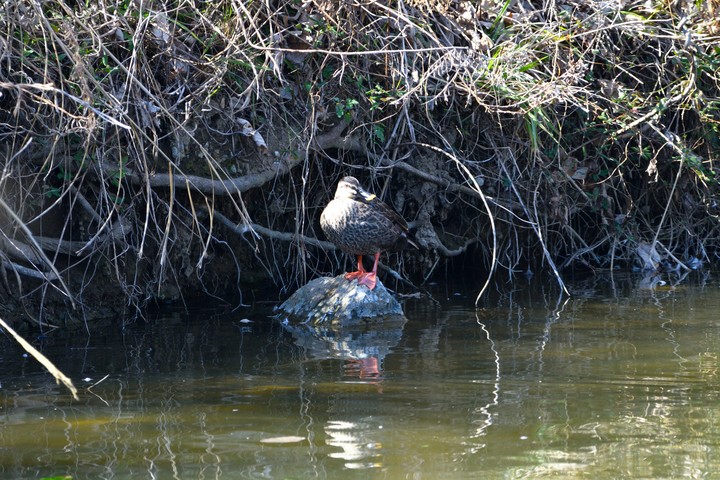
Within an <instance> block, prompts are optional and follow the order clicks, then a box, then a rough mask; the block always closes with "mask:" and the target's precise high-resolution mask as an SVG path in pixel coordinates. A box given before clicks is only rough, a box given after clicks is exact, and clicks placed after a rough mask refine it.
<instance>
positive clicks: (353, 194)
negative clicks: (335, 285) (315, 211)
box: [320, 177, 417, 289]
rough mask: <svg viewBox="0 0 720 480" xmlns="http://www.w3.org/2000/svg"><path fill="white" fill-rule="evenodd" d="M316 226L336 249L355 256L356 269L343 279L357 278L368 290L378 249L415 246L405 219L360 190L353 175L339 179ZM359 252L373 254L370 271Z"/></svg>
mask: <svg viewBox="0 0 720 480" xmlns="http://www.w3.org/2000/svg"><path fill="white" fill-rule="evenodd" d="M320 226H321V227H322V229H323V232H325V235H326V236H327V238H328V240H330V241H331V242H332V243H334V244H335V245H336V246H337V247H338V248H339V249H340V250H342V251H343V252H345V253H347V254H349V255H355V256H357V257H358V271H357V272H351V273H348V274H346V275H345V278H348V279H354V278H357V279H358V282H359V283H361V284H363V285H367V286H368V287H370V289H373V288H374V287H375V282H376V280H375V274H376V273H377V263H378V259H379V257H380V252H383V251H387V250H398V249H401V248H403V247H404V246H405V245H406V244H407V243H410V244H412V245H414V246H415V247H417V245H416V244H415V243H414V242H413V241H412V239H411V238H410V231H409V229H408V225H407V223H406V222H405V220H404V219H403V218H402V217H401V216H400V215H398V214H397V213H395V212H394V211H393V210H392V209H391V208H390V207H388V206H387V205H386V204H385V203H383V202H382V201H380V199H378V198H377V197H376V196H375V195H374V194H372V193H370V192H368V191H366V190H364V189H363V188H362V187H361V186H360V183H359V182H358V181H357V179H355V178H354V177H345V178H343V179H342V180H340V182H339V183H338V186H337V190H336V192H335V198H334V199H333V200H332V201H331V202H330V203H328V205H327V207H325V210H323V212H322V215H321V216H320ZM362 255H374V256H375V264H374V266H373V270H372V271H371V272H366V271H365V269H364V268H363V265H362Z"/></svg>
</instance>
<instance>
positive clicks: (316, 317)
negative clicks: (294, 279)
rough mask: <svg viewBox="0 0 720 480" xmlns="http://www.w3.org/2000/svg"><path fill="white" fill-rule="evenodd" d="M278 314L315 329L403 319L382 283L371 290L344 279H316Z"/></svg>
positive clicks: (397, 306)
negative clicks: (326, 326) (322, 326)
mask: <svg viewBox="0 0 720 480" xmlns="http://www.w3.org/2000/svg"><path fill="white" fill-rule="evenodd" d="M277 310H278V311H279V312H280V313H281V315H285V317H286V319H287V320H288V321H292V322H300V323H310V324H312V325H327V324H331V325H353V324H358V323H362V322H367V321H384V320H387V319H388V318H390V319H392V318H398V317H403V311H402V307H401V306H400V303H399V302H398V301H397V299H395V297H394V296H393V295H392V294H391V293H390V292H389V291H388V290H387V289H386V288H385V286H384V285H383V284H382V283H381V282H380V281H379V280H378V282H377V285H376V286H375V288H374V289H373V290H370V289H369V288H368V287H367V286H365V285H358V283H357V282H356V281H354V280H352V281H351V280H346V279H345V277H343V276H342V275H338V276H337V277H321V278H316V279H315V280H313V281H311V282H309V283H308V284H307V285H305V286H303V287H301V288H300V289H298V290H297V291H296V292H295V293H293V294H292V295H291V296H290V298H288V299H287V300H285V302H283V304H282V305H280V306H279V307H277Z"/></svg>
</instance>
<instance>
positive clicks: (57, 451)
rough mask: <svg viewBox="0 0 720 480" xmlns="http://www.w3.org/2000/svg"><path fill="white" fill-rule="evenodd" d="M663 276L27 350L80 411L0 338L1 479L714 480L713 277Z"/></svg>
mask: <svg viewBox="0 0 720 480" xmlns="http://www.w3.org/2000/svg"><path fill="white" fill-rule="evenodd" d="M666 280H667V282H666V285H665V286H662V287H660V286H658V287H656V288H654V289H646V288H644V287H643V285H642V284H641V282H640V281H636V282H627V283H624V284H620V283H618V282H613V281H611V280H610V279H607V278H597V279H594V280H593V281H588V282H582V283H578V282H575V283H568V285H569V287H570V288H571V290H572V293H573V296H572V297H571V298H567V297H563V296H558V295H557V292H555V291H553V289H552V287H550V286H548V285H543V284H533V285H520V284H518V285H517V289H516V290H513V291H509V292H508V293H506V294H503V295H497V296H496V297H495V298H492V299H488V304H487V305H486V308H484V309H482V310H480V311H477V312H476V311H475V310H474V309H473V308H472V302H473V300H474V295H473V293H472V292H471V293H469V294H468V297H467V298H464V297H463V296H461V295H457V296H454V295H453V296H449V297H450V298H451V299H452V300H448V301H447V302H444V305H443V306H442V307H438V306H437V305H436V304H427V303H422V302H415V303H408V304H406V305H405V310H406V315H407V319H408V320H407V322H405V321H403V322H400V323H398V324H394V325H393V324H389V325H386V326H379V325H375V326H370V327H368V328H358V329H350V330H343V331H338V330H334V329H332V328H321V329H314V328H311V327H308V326H293V327H291V326H288V325H282V324H281V323H279V322H273V321H269V319H268V318H266V315H267V313H265V312H260V311H257V312H250V311H246V312H243V316H242V318H240V317H227V316H222V315H212V314H206V315H201V316H197V317H196V318H194V319H188V318H186V317H185V316H183V315H176V316H171V317H167V318H164V319H162V321H159V322H155V323H153V324H150V325H146V326H143V325H136V326H132V327H129V328H127V329H126V330H125V331H123V332H117V333H118V334H117V335H106V336H103V335H100V334H98V335H94V336H92V337H90V338H85V337H79V336H78V337H70V338H62V337H60V336H53V335H50V336H49V337H47V338H46V339H44V340H42V341H38V342H36V343H37V344H38V345H39V346H40V347H41V348H42V350H43V352H44V353H45V354H46V355H48V356H49V357H50V358H52V359H53V360H55V361H56V362H57V363H58V364H59V365H60V366H61V367H62V368H63V370H64V371H65V372H66V373H67V374H68V375H70V376H71V377H72V378H73V380H75V382H76V384H78V386H80V387H81V388H80V390H81V402H79V403H78V402H73V401H71V400H70V398H69V397H68V396H67V394H66V392H64V391H63V390H62V388H61V387H58V386H56V385H55V384H54V382H52V381H51V380H50V379H48V378H47V375H46V374H45V373H44V372H43V371H42V369H41V368H40V367H39V366H37V365H36V364H35V363H33V361H32V360H31V359H26V358H24V357H22V352H21V351H19V349H17V347H15V346H14V345H13V344H12V343H11V342H9V341H7V339H5V340H3V339H1V338H0V359H2V361H3V371H2V373H1V374H0V478H38V477H42V476H51V475H71V476H72V477H73V478H117V479H125V478H134V477H138V476H140V477H143V478H182V479H186V478H231V479H233V478H278V479H281V478H339V477H340V478H344V479H354V478H358V479H361V478H362V479H366V478H384V479H396V478H398V479H400V478H403V479H404V478H421V479H422V478H433V479H434V478H449V479H454V478H544V477H555V478H557V477H560V478H579V477H588V476H597V477H598V478H640V477H646V478H648V477H650V478H679V477H683V476H687V477H691V478H693V477H707V478H711V477H712V476H713V475H715V473H714V472H717V471H720V451H719V450H718V449H717V448H716V446H717V445H718V443H720V429H718V418H720V398H719V397H720V393H719V392H720V388H718V387H719V386H720V382H719V378H718V368H719V367H720V364H719V362H718V355H719V354H718V352H719V351H720V348H719V347H720V333H719V332H720V329H718V326H720V321H719V320H718V317H717V314H716V312H717V311H718V309H720V294H718V293H717V292H718V289H717V286H718V285H717V283H713V282H709V281H706V282H704V283H703V282H700V281H699V282H697V284H696V285H694V286H688V285H684V284H679V285H678V284H674V283H673V282H672V281H671V279H668V278H666ZM106 375H108V377H107V378H106V379H105V380H104V381H102V382H100V383H97V382H98V381H99V380H100V379H102V378H103V377H105V376H106ZM83 379H84V380H83ZM96 383H97V384H96ZM93 384H96V385H95V386H94V387H92V388H91V389H88V388H89V387H90V386H91V385H93Z"/></svg>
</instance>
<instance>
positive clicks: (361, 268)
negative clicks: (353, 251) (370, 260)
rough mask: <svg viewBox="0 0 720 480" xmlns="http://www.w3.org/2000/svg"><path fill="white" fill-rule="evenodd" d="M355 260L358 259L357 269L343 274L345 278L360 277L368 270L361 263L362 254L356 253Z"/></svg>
mask: <svg viewBox="0 0 720 480" xmlns="http://www.w3.org/2000/svg"><path fill="white" fill-rule="evenodd" d="M357 260H358V269H357V271H356V272H348V273H346V274H345V279H346V280H354V279H356V278H362V277H363V275H367V273H368V272H367V271H366V270H365V267H364V266H363V263H362V255H358V257H357Z"/></svg>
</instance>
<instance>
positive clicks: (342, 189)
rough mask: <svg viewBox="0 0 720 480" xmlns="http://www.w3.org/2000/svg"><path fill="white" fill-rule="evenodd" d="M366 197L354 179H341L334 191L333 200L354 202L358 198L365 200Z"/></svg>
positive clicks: (366, 194) (365, 193)
mask: <svg viewBox="0 0 720 480" xmlns="http://www.w3.org/2000/svg"><path fill="white" fill-rule="evenodd" d="M368 195H371V194H369V193H367V192H366V191H365V190H363V188H362V187H361V186H360V182H358V181H357V178H355V177H343V178H342V179H341V180H340V181H339V182H338V186H337V190H335V199H343V198H349V199H353V200H356V199H358V198H365V197H367V196H368Z"/></svg>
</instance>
